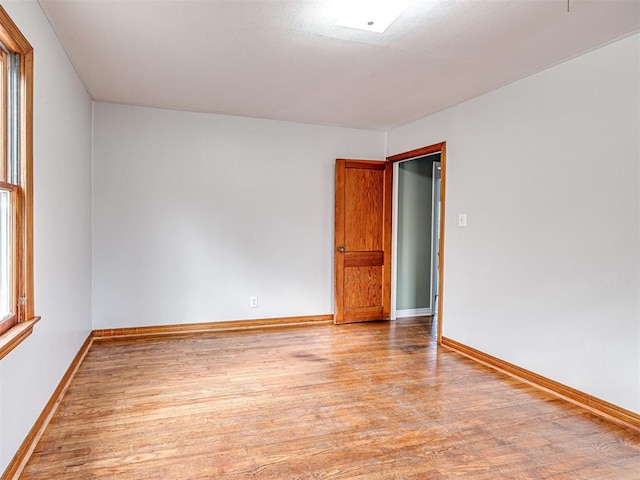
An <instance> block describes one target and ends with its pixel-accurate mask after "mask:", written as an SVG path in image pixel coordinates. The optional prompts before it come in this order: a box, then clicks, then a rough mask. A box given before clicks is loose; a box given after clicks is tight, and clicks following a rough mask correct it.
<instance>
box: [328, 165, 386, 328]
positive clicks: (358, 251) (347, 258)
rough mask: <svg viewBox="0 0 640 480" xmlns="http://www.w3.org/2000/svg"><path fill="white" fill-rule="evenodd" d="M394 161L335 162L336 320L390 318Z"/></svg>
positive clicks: (357, 320)
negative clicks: (392, 173) (392, 165)
mask: <svg viewBox="0 0 640 480" xmlns="http://www.w3.org/2000/svg"><path fill="white" fill-rule="evenodd" d="M391 172H392V170H391V164H390V163H387V162H382V161H369V160H342V159H339V160H336V230H335V241H336V244H335V247H336V250H335V274H336V292H335V294H336V318H335V321H336V323H347V322H360V321H367V320H388V319H389V306H390V298H391V297H390V285H391V269H390V267H391V265H390V260H391V185H392V184H391Z"/></svg>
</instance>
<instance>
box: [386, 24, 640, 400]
mask: <svg viewBox="0 0 640 480" xmlns="http://www.w3.org/2000/svg"><path fill="white" fill-rule="evenodd" d="M639 58H640V36H638V35H635V36H633V37H630V38H627V39H624V40H621V41H619V42H617V43H614V44H611V45H608V46H605V47H603V48H601V49H598V50H596V51H593V52H591V53H588V54H586V55H583V56H581V57H578V58H576V59H573V60H571V61H569V62H566V63H564V64H561V65H558V66H556V67H553V68H551V69H549V70H546V71H544V72H542V73H539V74H537V75H535V76H532V77H529V78H527V79H524V80H522V81H519V82H517V83H514V84H511V85H509V86H506V87H503V88H501V89H499V90H497V91H494V92H492V93H490V94H487V95H484V96H482V97H479V98H477V99H474V100H472V101H469V102H467V103H464V104H461V105H458V106H456V107H454V108H451V109H448V110H446V111H443V112H441V113H439V114H436V115H433V116H430V117H427V118H424V119H422V120H419V121H416V122H414V123H411V124H409V125H406V126H403V127H401V128H397V129H395V130H393V131H391V132H389V137H388V142H389V148H388V152H389V154H396V153H399V152H404V151H408V150H411V149H414V148H416V147H420V146H425V145H429V144H433V143H437V142H440V141H447V198H446V202H447V203H446V232H445V233H446V237H445V264H444V265H445V279H444V293H443V294H444V298H443V300H444V307H443V310H444V311H443V315H444V323H443V327H444V335H445V336H447V337H449V338H452V339H454V340H457V341H460V342H462V343H465V344H467V345H470V346H472V347H474V348H477V349H479V350H482V351H484V352H487V353H489V354H491V355H494V356H497V357H499V358H502V359H504V360H507V361H510V362H512V363H515V364H517V365H519V366H521V367H524V368H527V369H530V370H533V371H534V372H537V373H540V374H542V375H545V376H547V377H550V378H552V379H554V380H557V381H560V382H562V383H565V384H567V385H570V386H572V387H574V388H577V389H579V390H582V391H585V392H587V393H590V394H592V395H595V396H597V397H599V398H602V399H604V400H608V401H610V402H613V403H615V404H618V405H620V406H622V407H625V408H628V409H631V410H634V411H636V412H640V375H639V373H640V372H639V371H640V367H639V362H640V359H639V357H638V351H639V350H640V342H639V338H640V337H639V335H640V307H639V298H640V296H639V292H640V285H639V273H640V263H639V251H640V241H639V227H640V208H639V190H640V175H639V165H640V154H639V152H640V146H639V142H640V140H639V138H640V135H639V133H640V119H639V117H640V108H639V105H640V72H639ZM458 213H467V214H468V227H467V228H458V227H457V222H456V218H457V215H458Z"/></svg>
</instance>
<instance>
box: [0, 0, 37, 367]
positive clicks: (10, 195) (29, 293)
mask: <svg viewBox="0 0 640 480" xmlns="http://www.w3.org/2000/svg"><path fill="white" fill-rule="evenodd" d="M32 112H33V49H32V47H31V45H30V44H29V42H27V40H26V39H25V37H24V36H23V35H22V33H20V31H19V30H18V28H17V27H16V25H15V24H14V23H13V21H12V20H11V18H9V15H7V12H6V11H5V10H4V9H3V8H2V7H0V358H2V357H4V356H5V355H6V354H7V353H8V352H9V351H11V350H12V349H13V348H14V347H15V346H16V345H17V344H19V343H20V342H21V341H22V340H23V339H24V338H26V337H27V336H28V335H29V334H30V333H31V330H32V329H33V324H34V323H35V322H36V321H37V320H38V317H35V316H34V308H33V306H34V301H33V200H32V199H33V191H32V184H33V177H32V171H31V167H32V150H33V149H32V139H33V132H32V124H33V114H32Z"/></svg>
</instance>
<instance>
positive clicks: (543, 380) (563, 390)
mask: <svg viewBox="0 0 640 480" xmlns="http://www.w3.org/2000/svg"><path fill="white" fill-rule="evenodd" d="M441 345H442V346H443V347H446V348H448V349H450V350H453V351H455V352H457V353H459V354H461V355H464V356H465V357H468V358H470V359H472V360H474V361H476V362H479V363H482V364H483V365H486V366H488V367H491V368H493V369H495V370H498V371H500V372H502V373H506V374H507V375H509V376H511V377H514V378H517V379H518V380H521V381H523V382H525V383H528V384H529V385H532V386H534V387H537V388H539V389H541V390H544V391H545V392H548V393H551V394H552V395H554V396H556V397H559V398H562V399H563V400H566V401H568V402H571V403H573V404H575V405H578V406H580V407H582V408H585V409H586V410H589V411H590V412H592V413H594V414H596V415H598V416H600V417H603V418H606V419H607V420H610V421H613V422H615V423H617V424H620V425H623V426H625V427H629V428H632V429H634V430H637V431H640V415H638V414H637V413H634V412H632V411H630V410H626V409H624V408H622V407H619V406H617V405H614V404H612V403H609V402H606V401H604V400H601V399H599V398H597V397H594V396H592V395H589V394H587V393H584V392H581V391H580V390H576V389H575V388H572V387H569V386H567V385H564V384H562V383H560V382H556V381H555V380H551V379H550V378H547V377H543V376H542V375H538V374H537V373H534V372H532V371H530V370H526V369H524V368H521V367H519V366H517V365H514V364H513V363H509V362H506V361H504V360H501V359H499V358H497V357H494V356H492V355H489V354H487V353H484V352H482V351H480V350H476V349H475V348H472V347H469V346H467V345H464V344H462V343H459V342H456V341H455V340H451V339H450V338H447V337H442V342H441Z"/></svg>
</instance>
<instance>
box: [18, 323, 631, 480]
mask: <svg viewBox="0 0 640 480" xmlns="http://www.w3.org/2000/svg"><path fill="white" fill-rule="evenodd" d="M433 330H434V329H433V326H432V325H431V324H430V323H429V322H428V321H425V319H411V320H406V319H404V320H399V321H398V322H396V323H382V322H381V323H373V324H353V325H341V326H332V325H318V326H308V327H300V328H291V327H290V328H280V329H265V330H260V331H255V330H254V331H244V332H224V333H219V334H210V335H201V336H192V337H184V338H166V339H160V340H158V339H155V340H145V341H140V340H120V341H108V342H101V343H96V344H94V346H93V348H92V349H91V351H90V352H89V354H88V356H87V357H86V360H85V361H84V363H83V365H82V366H81V368H80V370H79V372H78V374H77V376H76V378H75V380H74V381H73V383H72V384H71V387H70V389H69V391H68V394H67V395H66V397H65V399H64V401H63V403H62V405H61V407H60V409H59V410H58V412H57V414H56V416H55V418H54V419H53V421H52V423H51V424H50V426H49V427H48V429H47V431H46V432H45V434H44V436H43V437H42V439H41V441H40V443H39V444H38V446H37V448H36V451H35V453H34V455H33V456H32V458H31V460H30V462H29V464H28V465H27V468H26V470H25V472H24V475H23V477H22V478H27V479H105V478H113V479H125V480H127V479H135V480H144V479H154V480H155V479H244V478H267V479H270V478H273V479H348V478H362V479H442V478H456V479H459V478H463V479H474V480H476V479H479V480H481V479H491V480H494V479H545V478H550V479H556V480H562V479H571V480H575V479H590V480H591V479H611V480H613V479H616V480H624V479H629V480H632V479H633V480H636V479H639V478H640V435H639V434H638V433H635V432H633V431H632V430H627V429H623V428H620V427H617V426H615V425H613V424H610V423H608V422H606V421H604V420H601V419H599V418H597V417H595V416H593V415H591V414H590V413H588V412H586V411H584V410H582V409H580V408H578V407H575V406H572V405H570V404H568V403H565V402H563V401H561V400H557V399H555V398H553V397H551V396H549V395H547V394H546V393H543V392H540V391H538V390H535V389H534V388H532V387H530V386H527V385H524V384H521V383H519V382H517V381H515V380H513V379H511V378H509V377H507V376H505V375H502V374H500V373H497V372H494V371H492V370H490V369H488V368H486V367H483V366H481V365H478V364H476V363H474V362H472V361H470V360H467V359H466V358H464V357H462V356H459V355H457V354H455V353H452V352H449V351H446V350H440V351H438V350H437V348H436V345H435V343H434V337H433V334H435V332H434V331H433Z"/></svg>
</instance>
